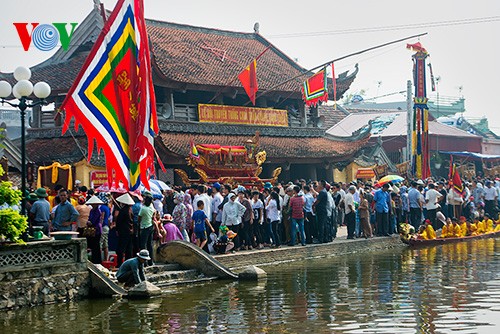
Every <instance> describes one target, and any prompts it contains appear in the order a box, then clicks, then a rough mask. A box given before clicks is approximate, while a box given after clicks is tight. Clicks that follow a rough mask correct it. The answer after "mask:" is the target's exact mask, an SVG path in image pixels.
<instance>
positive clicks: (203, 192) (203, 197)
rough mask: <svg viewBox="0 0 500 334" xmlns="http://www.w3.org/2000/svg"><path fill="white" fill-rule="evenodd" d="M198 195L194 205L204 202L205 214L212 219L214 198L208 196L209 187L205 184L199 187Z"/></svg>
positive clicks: (195, 197)
mask: <svg viewBox="0 0 500 334" xmlns="http://www.w3.org/2000/svg"><path fill="white" fill-rule="evenodd" d="M197 190H198V191H197V194H196V195H195V196H194V198H193V203H198V201H203V212H205V215H206V216H207V217H210V218H211V217H212V198H211V197H210V196H208V194H207V187H206V186H205V185H204V184H200V185H198V188H197Z"/></svg>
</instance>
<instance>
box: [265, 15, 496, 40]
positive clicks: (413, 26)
mask: <svg viewBox="0 0 500 334" xmlns="http://www.w3.org/2000/svg"><path fill="white" fill-rule="evenodd" d="M498 21H500V16H489V17H479V18H472V19H458V20H448V21H436V22H425V23H412V24H401V25H389V26H378V27H365V28H352V29H339V30H330V31H316V32H301V33H286V34H275V35H269V36H268V37H269V38H275V39H278V38H296V37H318V36H330V35H345V34H360V33H370V32H383V31H398V30H405V29H417V28H418V29H421V28H435V27H444V26H457V25H469V24H479V23H491V22H498Z"/></svg>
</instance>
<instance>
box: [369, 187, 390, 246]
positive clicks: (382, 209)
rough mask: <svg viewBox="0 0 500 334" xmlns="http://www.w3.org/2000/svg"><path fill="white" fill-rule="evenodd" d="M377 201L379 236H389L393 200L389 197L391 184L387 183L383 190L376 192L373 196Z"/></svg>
mask: <svg viewBox="0 0 500 334" xmlns="http://www.w3.org/2000/svg"><path fill="white" fill-rule="evenodd" d="M373 200H374V201H375V219H376V221H377V225H376V226H377V235H378V236H380V237H382V236H388V235H389V207H390V205H391V198H390V196H389V184H388V183H386V184H384V185H383V186H382V188H381V189H379V190H377V191H376V192H375V195H374V196H373Z"/></svg>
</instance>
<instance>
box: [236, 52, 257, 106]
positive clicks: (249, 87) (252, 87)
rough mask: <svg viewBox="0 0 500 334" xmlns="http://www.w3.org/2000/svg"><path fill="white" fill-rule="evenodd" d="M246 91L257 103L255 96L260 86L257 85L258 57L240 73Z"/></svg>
mask: <svg viewBox="0 0 500 334" xmlns="http://www.w3.org/2000/svg"><path fill="white" fill-rule="evenodd" d="M238 79H240V81H241V84H242V85H243V88H245V92H247V95H248V97H249V98H250V101H252V103H253V105H255V96H256V95H257V90H258V89H259V86H258V85H257V59H254V60H252V62H251V63H250V65H248V66H247V67H246V68H245V69H244V70H243V71H241V73H240V74H239V75H238Z"/></svg>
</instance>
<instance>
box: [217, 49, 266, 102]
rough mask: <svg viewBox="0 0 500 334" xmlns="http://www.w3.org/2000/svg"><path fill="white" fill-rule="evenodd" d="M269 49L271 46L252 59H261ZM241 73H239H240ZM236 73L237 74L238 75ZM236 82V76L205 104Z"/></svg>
mask: <svg viewBox="0 0 500 334" xmlns="http://www.w3.org/2000/svg"><path fill="white" fill-rule="evenodd" d="M270 48H271V44H269V45H268V46H267V47H266V48H265V49H264V51H262V52H261V53H260V54H259V55H258V56H257V57H255V58H254V59H255V60H256V61H257V60H258V59H259V58H260V57H262V55H263V54H264V53H266V51H267V50H269V49H270ZM247 66H248V65H246V66H245V68H246V67H247ZM240 72H241V71H240ZM240 72H238V74H239V73H240ZM236 80H238V75H236V77H234V78H233V79H232V80H231V81H230V82H228V83H227V84H226V85H225V86H224V87H222V88H221V89H219V91H218V92H217V93H216V94H215V96H214V97H212V99H210V101H208V102H207V104H210V103H212V102H213V100H215V99H216V98H217V97H218V96H219V95H220V94H221V93H222V91H223V90H224V89H226V88H227V87H229V86H231V85H232V84H233V83H234V82H235V81H236Z"/></svg>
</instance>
